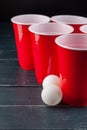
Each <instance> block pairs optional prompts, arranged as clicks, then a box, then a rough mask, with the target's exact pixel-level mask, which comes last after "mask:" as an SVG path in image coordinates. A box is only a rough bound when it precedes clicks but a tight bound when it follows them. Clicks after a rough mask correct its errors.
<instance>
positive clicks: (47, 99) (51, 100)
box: [41, 85, 62, 106]
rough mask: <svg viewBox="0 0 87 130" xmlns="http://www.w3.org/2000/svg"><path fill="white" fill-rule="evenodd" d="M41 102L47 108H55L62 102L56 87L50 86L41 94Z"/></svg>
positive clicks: (59, 91)
mask: <svg viewBox="0 0 87 130" xmlns="http://www.w3.org/2000/svg"><path fill="white" fill-rule="evenodd" d="M41 99H42V101H43V102H44V103H45V104H46V105H48V106H56V105H58V104H59V103H60V102H61V100H62V91H61V89H60V88H59V87H58V86H56V85H51V86H50V87H47V88H46V89H43V90H42V92H41Z"/></svg>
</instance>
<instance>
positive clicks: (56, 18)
mask: <svg viewBox="0 0 87 130" xmlns="http://www.w3.org/2000/svg"><path fill="white" fill-rule="evenodd" d="M61 18H62V20H60V19H61ZM64 18H66V20H65V21H63V19H64ZM67 19H68V20H69V21H67ZM73 20H74V21H73ZM51 21H54V22H62V23H65V24H75V25H78V24H79V25H80V24H87V18H86V17H84V16H80V15H54V16H52V17H51Z"/></svg>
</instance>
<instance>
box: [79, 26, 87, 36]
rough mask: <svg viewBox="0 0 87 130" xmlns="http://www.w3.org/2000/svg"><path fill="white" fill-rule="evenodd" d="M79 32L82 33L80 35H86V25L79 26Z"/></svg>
mask: <svg viewBox="0 0 87 130" xmlns="http://www.w3.org/2000/svg"><path fill="white" fill-rule="evenodd" d="M80 31H81V32H82V33H85V34H86V33H87V25H83V26H81V27H80Z"/></svg>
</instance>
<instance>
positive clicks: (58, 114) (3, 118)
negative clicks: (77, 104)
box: [0, 105, 87, 130]
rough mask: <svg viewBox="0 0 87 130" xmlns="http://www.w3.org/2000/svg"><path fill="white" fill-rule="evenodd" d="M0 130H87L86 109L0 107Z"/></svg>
mask: <svg viewBox="0 0 87 130" xmlns="http://www.w3.org/2000/svg"><path fill="white" fill-rule="evenodd" d="M0 129H11V130H12V129H17V130H18V129H21V130H22V129H25V130H26V129H30V130H32V129H34V130H35V129H37V130H39V129H40V130H41V129H43V130H48V129H49V130H55V129H57V130H87V109H86V108H71V107H66V106H63V107H58V108H50V107H46V106H45V105H35V106H9V105H8V106H4V107H3V106H0Z"/></svg>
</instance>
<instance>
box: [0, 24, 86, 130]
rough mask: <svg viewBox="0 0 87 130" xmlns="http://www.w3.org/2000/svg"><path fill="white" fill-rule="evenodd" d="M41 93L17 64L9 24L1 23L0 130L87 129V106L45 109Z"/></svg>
mask: <svg viewBox="0 0 87 130" xmlns="http://www.w3.org/2000/svg"><path fill="white" fill-rule="evenodd" d="M41 90H42V86H40V85H39V84H38V83H37V81H36V78H35V74H34V72H33V71H25V70H22V69H20V67H19V65H18V61H17V54H16V48H15V41H14V37H13V30H12V26H11V23H10V22H0V130H14V129H17V130H22V129H23V130H28V129H29V130H35V129H37V130H51V129H52V130H56V129H58V130H87V107H82V108H81V107H79V108H76V107H71V106H68V105H66V104H64V103H63V102H61V103H60V104H59V105H58V106H56V107H48V106H46V105H45V104H44V103H43V102H42V100H41V97H40V94H41Z"/></svg>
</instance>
